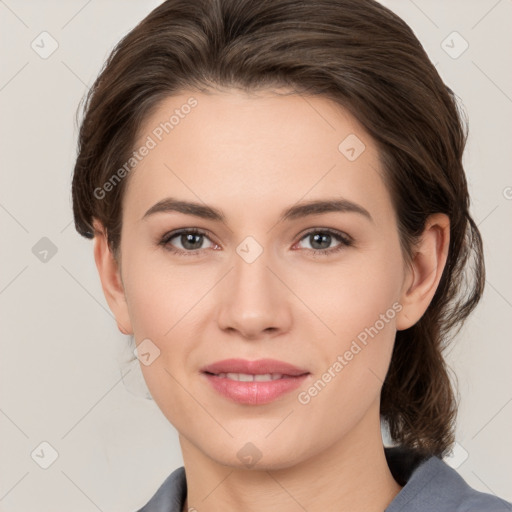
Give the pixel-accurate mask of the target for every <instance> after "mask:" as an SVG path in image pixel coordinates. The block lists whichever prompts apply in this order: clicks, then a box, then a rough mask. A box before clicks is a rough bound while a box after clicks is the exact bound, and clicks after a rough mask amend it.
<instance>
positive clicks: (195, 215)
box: [117, 91, 407, 469]
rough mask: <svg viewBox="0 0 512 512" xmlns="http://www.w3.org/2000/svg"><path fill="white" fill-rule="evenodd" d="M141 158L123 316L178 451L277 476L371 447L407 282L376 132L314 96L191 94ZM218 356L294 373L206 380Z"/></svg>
mask: <svg viewBox="0 0 512 512" xmlns="http://www.w3.org/2000/svg"><path fill="white" fill-rule="evenodd" d="M191 98H193V99H191ZM172 116H173V117H172ZM166 123H167V124H166ZM142 146H145V147H146V150H144V149H140V148H141V147H142ZM136 149H137V155H136V157H137V160H140V161H138V163H137V165H136V168H135V169H134V170H133V171H131V172H130V175H129V178H128V179H129V182H128V183H127V185H128V186H127V189H126V193H125V196H124V201H123V218H122V222H123V228H122V236H121V245H120V249H121V278H122V283H123V286H124V295H125V298H126V312H125V313H126V314H125V317H123V313H122V312H121V313H120V312H119V311H118V313H117V317H118V319H120V318H122V320H123V322H124V323H125V324H128V328H129V329H131V330H133V333H134V335H135V339H136V343H137V345H139V344H140V343H144V344H143V345H141V350H140V352H142V354H141V353H139V357H140V358H141V368H142V371H143V374H144V378H145V380H146V382H147V385H148V387H149V389H150V391H151V394H152V396H153V398H154V399H155V401H156V403H157V404H158V406H159V407H160V408H161V410H162V412H163V413H164V414H165V416H166V417H167V418H168V420H169V421H170V422H171V423H172V424H173V425H174V426H175V427H176V429H177V430H178V431H179V433H180V436H181V440H182V442H185V443H186V444H187V446H189V447H190V448H191V449H194V450H199V451H200V452H202V453H203V454H205V455H206V456H208V457H209V458H211V459H213V460H214V461H218V462H219V463H222V464H226V465H230V466H244V465H246V467H248V466H247V464H253V463H255V462H257V463H258V467H261V468H263V467H268V468H274V469H277V468H280V467H287V466H289V465H291V464H296V463H298V462H300V461H303V460H306V459H308V458H310V457H313V456H315V455H319V454H320V453H322V452H323V451H325V450H327V449H330V448H332V447H333V446H335V445H338V446H341V445H342V444H343V443H344V442H347V443H348V441H349V440H350V442H351V444H352V446H356V445H357V443H358V442H361V443H363V442H364V439H366V438H367V436H368V435H369V432H373V433H375V430H376V429H378V425H379V424H378V421H379V395H380V390H381V387H382V383H383V380H384V378H385V375H386V372H387V369H388V365H389V362H390V357H391V352H392V348H393V342H394V337H395V332H396V329H397V321H398V319H399V318H400V314H401V313H400V310H401V303H400V301H401V296H402V293H403V292H404V287H405V283H406V277H407V272H406V266H405V265H404V262H403V259H402V253H401V248H400V244H399V237H398V231H397V223H396V218H395V214H394V210H393V207H392V204H391V199H390V194H389V192H388V190H387V189H386V186H385V185H384V182H383V179H382V176H383V169H382V167H381V165H380V163H379V159H378V154H377V150H376V146H375V145H374V143H373V142H372V140H371V139H370V137H369V136H368V134H367V133H366V132H365V131H364V130H363V129H362V127H361V126H360V125H359V124H358V122H357V121H356V120H355V119H354V118H353V117H351V116H350V115H349V114H348V113H347V112H346V111H344V110H342V109H341V108H340V107H338V106H335V105H334V104H333V103H331V102H329V101H328V100H327V99H325V98H322V97H311V96H307V97H301V96H299V95H288V96H278V95H276V94H272V93H271V92H265V93H263V92H262V93H258V94H257V95H247V94H246V93H242V92H237V91H227V92H223V93H221V92H215V93H212V94H204V93H186V92H184V93H182V94H180V95H177V96H174V97H172V98H168V99H167V100H165V102H163V103H162V104H161V105H160V106H159V108H158V109H157V110H156V111H155V112H154V113H153V114H152V115H151V117H150V118H149V119H147V120H146V122H145V124H144V126H143V129H142V130H141V132H140V137H139V140H138V143H137V145H136ZM173 201H179V202H181V203H182V207H183V206H184V204H183V203H191V205H190V206H187V207H186V208H178V209H173V203H172V202H173ZM316 202H321V203H322V204H323V203H324V202H328V204H327V203H326V204H327V206H325V204H324V206H322V205H321V204H320V205H319V206H317V207H313V206H311V205H312V204H313V203H316ZM155 205H159V206H157V207H155ZM307 205H310V206H311V207H310V208H306V206H307ZM178 210H181V211H178ZM212 210H214V212H213V211H212ZM286 212H289V213H288V214H286ZM178 230H179V231H180V232H181V233H178ZM190 230H197V233H196V234H194V233H187V232H189V231H190ZM183 233H185V234H183ZM228 359H241V360H244V361H245V362H246V363H247V362H252V361H257V360H262V359H272V360H276V361H278V362H281V363H287V364H289V365H293V366H294V367H296V369H297V370H296V371H295V372H293V371H290V370H289V369H283V368H280V363H276V365H275V366H265V365H261V366H260V367H257V366H254V367H251V366H250V365H249V366H247V370H246V372H243V371H241V370H244V368H245V367H244V366H243V365H242V366H241V367H238V366H231V367H229V366H227V365H226V364H224V363H220V366H216V367H214V368H212V367H210V371H211V374H208V373H205V371H204V369H205V367H209V366H211V365H212V364H213V363H217V362H219V361H225V360H228ZM223 370H224V371H223ZM230 370H231V371H230ZM286 372H289V373H288V374H287V373H286ZM226 373H248V374H251V376H250V377H247V376H242V379H246V380H247V379H249V380H252V379H253V377H252V375H253V374H259V375H260V377H256V380H255V381H254V382H246V381H242V382H237V381H236V379H237V378H240V377H237V376H235V375H229V376H226V375H223V374H226ZM265 373H266V374H268V373H270V374H273V375H272V377H269V376H268V375H262V374H265ZM292 373H293V374H295V376H291V374H292ZM276 374H277V375H276ZM279 374H282V375H283V376H282V377H281V378H279ZM219 375H220V376H219ZM298 375H300V376H298ZM276 377H277V378H276ZM269 378H276V380H274V381H271V382H269V381H268V379H269Z"/></svg>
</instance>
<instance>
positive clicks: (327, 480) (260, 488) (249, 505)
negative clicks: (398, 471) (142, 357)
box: [180, 422, 401, 512]
mask: <svg viewBox="0 0 512 512" xmlns="http://www.w3.org/2000/svg"><path fill="white" fill-rule="evenodd" d="M373 430H374V431H375V428H374V429H373ZM360 434H361V432H360ZM362 434H365V435H358V436H355V435H351V434H349V435H347V436H346V437H344V438H343V439H342V440H341V441H339V442H338V443H336V444H335V445H333V446H329V447H328V449H326V450H324V451H323V452H320V453H318V454H316V455H315V456H314V457H312V458H308V459H306V460H304V461H302V462H300V463H298V464H294V465H293V466H290V467H286V468H280V469H273V468H265V469H262V470H258V469H246V468H239V467H231V466H226V465H221V464H219V463H217V462H216V461H214V460H212V459H211V458H209V457H208V456H206V455H205V454H204V453H203V452H201V451H199V450H198V449H197V448H196V447H195V446H194V445H192V444H191V443H190V442H189V441H188V440H187V439H185V438H183V437H182V436H180V443H181V447H182V451H183V460H184V466H185V471H186V477H187V500H186V503H185V507H184V511H185V512H186V511H190V510H192V511H193V510H194V509H196V510H198V511H200V510H204V509H207V510H208V511H209V512H220V511H222V512H235V511H237V512H238V511H240V510H244V511H247V512H256V511H262V510H279V511H280V512H296V511H297V510H300V509H301V508H302V509H303V510H307V511H308V512H316V511H325V510H336V511H337V512H349V511H350V512H371V511H382V510H384V509H385V508H386V507H387V506H388V505H389V504H390V503H391V501H392V500H393V499H394V497H395V496H396V495H397V494H398V492H400V490H401V487H400V486H399V485H398V483H397V482H396V481H395V480H394V479H393V476H392V475H391V472H390V470H389V467H388V465H387V462H386V457H385V453H384V447H383V444H382V437H381V434H380V422H379V423H378V430H377V431H376V432H374V435H373V436H372V437H368V432H362ZM356 437H358V438H359V439H357V438H356Z"/></svg>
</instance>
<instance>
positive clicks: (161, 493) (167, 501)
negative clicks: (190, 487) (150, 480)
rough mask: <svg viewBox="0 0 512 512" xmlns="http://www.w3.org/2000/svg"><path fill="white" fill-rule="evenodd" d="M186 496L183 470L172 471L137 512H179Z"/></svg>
mask: <svg viewBox="0 0 512 512" xmlns="http://www.w3.org/2000/svg"><path fill="white" fill-rule="evenodd" d="M186 496H187V480H186V477H185V468H184V467H183V466H182V467H180V468H178V469H176V470H174V471H173V472H172V473H171V474H170V475H169V476H168V477H167V478H166V479H165V481H164V482H163V483H162V485H161V486H160V487H159V488H158V490H157V491H156V493H155V494H154V496H153V497H152V498H151V499H150V500H149V501H148V502H147V503H146V504H145V505H144V506H143V507H142V508H141V509H139V510H138V511H137V512H181V511H182V510H183V505H184V503H185V499H186Z"/></svg>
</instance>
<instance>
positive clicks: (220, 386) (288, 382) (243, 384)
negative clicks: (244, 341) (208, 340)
mask: <svg viewBox="0 0 512 512" xmlns="http://www.w3.org/2000/svg"><path fill="white" fill-rule="evenodd" d="M201 372H202V373H203V375H205V377H206V378H207V380H208V381H209V383H210V384H211V385H212V387H213V388H214V389H215V390H216V391H217V392H219V393H220V394H222V395H223V396H225V397H227V398H229V399H231V400H233V401H234V402H237V403H240V404H249V405H262V404H266V403H269V402H272V401H274V400H276V399H277V398H279V397H280V396H282V395H284V394H285V393H288V392H290V391H293V390H294V389H296V388H298V387H299V386H300V385H301V384H302V382H304V380H305V379H306V377H307V376H308V375H309V372H308V371H307V370H305V369H302V368H298V367H296V366H293V365H291V364H289V363H285V362H284V361H277V360H275V359H258V360H257V361H247V360H244V359H225V360H223V361H217V362H216V363H213V364H210V365H208V366H205V367H203V368H201Z"/></svg>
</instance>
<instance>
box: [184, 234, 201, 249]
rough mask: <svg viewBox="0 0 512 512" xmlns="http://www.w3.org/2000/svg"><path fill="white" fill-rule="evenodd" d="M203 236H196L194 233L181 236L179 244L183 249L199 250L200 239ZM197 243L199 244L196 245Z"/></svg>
mask: <svg viewBox="0 0 512 512" xmlns="http://www.w3.org/2000/svg"><path fill="white" fill-rule="evenodd" d="M202 236H203V235H197V234H194V233H190V234H188V235H181V243H182V245H183V247H185V249H192V250H193V249H199V248H200V247H201V237H202ZM198 242H199V243H198ZM194 243H195V245H198V246H199V247H194Z"/></svg>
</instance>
